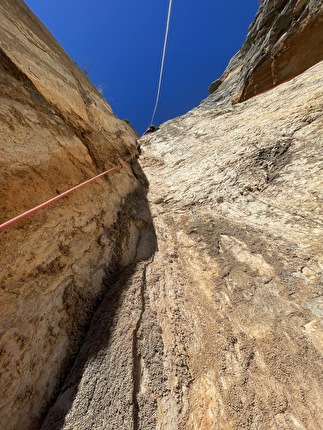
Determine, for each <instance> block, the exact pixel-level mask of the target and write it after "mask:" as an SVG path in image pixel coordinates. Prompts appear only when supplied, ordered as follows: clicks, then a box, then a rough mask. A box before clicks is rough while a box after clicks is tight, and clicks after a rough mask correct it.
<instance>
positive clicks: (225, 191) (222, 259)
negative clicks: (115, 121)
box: [42, 2, 323, 430]
mask: <svg viewBox="0 0 323 430" xmlns="http://www.w3.org/2000/svg"><path fill="white" fill-rule="evenodd" d="M272 3H273V2H272ZM285 3H286V2H285ZM292 3H293V4H294V3H295V2H290V5H292ZM275 4H276V3H275ZM312 4H314V2H307V5H305V6H306V7H305V9H304V10H308V9H306V8H308V7H309V6H311V5H312ZM266 5H267V6H266ZM268 6H269V5H268V4H267V3H264V5H263V9H262V11H268V8H267V7H268ZM276 6H277V11H276V15H277V14H278V15H279V14H280V13H281V8H282V2H279V3H277V4H276ZM286 7H287V6H286ZM293 7H294V6H293ZM295 7H296V5H295ZM306 16H307V15H306ZM265 19H269V18H268V17H267V18H266V15H264V13H263V12H260V13H259V15H258V17H257V20H256V23H257V22H258V23H259V22H261V20H265ZM304 19H305V18H304ZM306 19H307V18H306ZM306 19H305V21H304V22H305V23H306V22H307V21H306ZM255 25H256V24H254V26H255ZM291 25H292V26H293V25H294V24H291ZM299 25H302V24H301V22H299ZM288 28H289V27H288ZM288 28H287V32H288V31H289V30H288ZM264 37H265V36H264ZM295 46H296V45H295ZM269 48H270V49H272V48H271V47H270V45H268V49H269ZM308 49H309V50H311V49H313V50H315V49H316V46H313V45H310V46H308ZM291 52H293V51H290V53H291ZM290 62H291V63H293V62H295V58H294V57H291V58H290ZM295 73H296V71H295ZM289 77H290V76H289ZM322 77H323V62H321V63H318V64H316V65H315V66H314V67H312V68H309V69H308V70H307V71H306V72H304V73H302V74H300V75H299V76H297V77H295V78H294V79H292V80H289V81H288V82H286V83H284V84H281V85H279V86H276V88H273V89H271V90H270V91H267V92H264V93H263V94H260V95H258V96H256V97H253V98H250V99H249V100H247V101H244V102H242V103H238V104H232V102H231V99H232V97H234V96H235V95H236V94H237V91H238V90H237V88H238V84H239V85H240V83H241V82H245V75H244V71H242V70H240V71H236V72H235V75H234V74H233V75H231V78H228V79H232V81H231V82H233V86H232V87H231V86H230V85H229V84H228V82H229V81H226V82H224V83H223V84H222V85H223V87H222V86H221V87H219V90H218V92H215V93H214V94H213V95H212V96H210V97H209V98H208V99H207V100H205V101H204V102H203V103H201V105H200V106H199V107H198V108H196V109H194V110H192V111H191V112H189V113H187V114H186V115H184V116H182V117H180V118H176V119H174V120H172V121H169V122H168V123H166V124H164V125H162V126H161V127H160V130H158V131H157V132H156V133H154V134H152V135H150V136H146V137H144V138H142V140H141V143H142V146H143V150H144V153H143V156H142V165H143V166H144V171H145V173H146V174H147V176H148V179H149V181H150V194H149V196H150V197H149V200H150V203H151V211H152V215H153V219H154V225H155V228H156V233H157V241H158V252H157V253H156V254H155V256H154V258H153V259H152V260H151V262H149V264H148V263H141V264H140V265H139V266H138V265H137V267H136V270H135V269H133V271H129V272H127V273H126V274H125V275H124V276H125V278H124V279H123V280H119V282H118V283H117V284H116V285H115V287H114V292H113V291H112V292H111V296H109V297H107V299H106V302H105V303H103V305H102V307H101V308H100V309H99V311H98V313H97V315H96V317H95V319H94V321H93V325H92V328H91V330H90V332H89V334H88V337H87V339H86V341H85V344H84V347H83V350H82V352H81V354H80V356H79V358H78V361H77V365H76V366H75V368H74V369H73V370H72V371H71V373H70V375H69V377H68V379H67V381H66V382H65V384H64V386H63V388H62V391H61V394H60V396H59V398H58V401H57V402H56V404H55V405H54V406H53V407H52V409H51V411H50V413H49V415H48V416H47V419H46V421H45V422H44V425H43V427H42V429H43V430H49V429H61V428H63V429H66V430H72V429H75V428H77V429H89V428H96V429H106V428H109V429H116V428H122V429H142V430H150V429H151V430H153V429H165V430H166V429H167V430H169V429H171V430H175V429H205V430H209V429H219V430H223V429H228V430H232V429H236V430H240V429H254V430H259V429H277V428H279V429H284V430H285V429H286V430H287V429H303V430H307V429H313V430H314V429H315V430H319V429H321V428H323V418H322V417H323V391H322V386H323V360H322V355H323V354H322V352H323V319H322V317H323V301H322V299H323V272H322V269H323V249H322V235H323V216H322V214H323V211H322V199H323V191H322V190H323V157H322V135H321V133H322V127H323V110H322V106H323V92H322ZM271 86H272V85H271ZM239 88H242V87H239ZM264 89H265V88H263V90H264Z"/></svg>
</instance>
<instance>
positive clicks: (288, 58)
mask: <svg viewBox="0 0 323 430" xmlns="http://www.w3.org/2000/svg"><path fill="white" fill-rule="evenodd" d="M321 60H323V5H322V2H321V0H275V1H270V0H264V1H263V2H262V3H261V6H260V8H259V11H258V13H257V16H256V19H255V21H254V22H253V23H252V24H251V25H250V27H249V32H248V36H247V38H246V41H245V43H244V44H243V46H242V47H241V49H240V50H239V52H238V53H237V54H236V55H235V56H234V57H233V59H232V60H231V62H230V64H229V65H228V67H227V69H226V70H225V72H224V74H223V76H221V78H219V79H218V80H216V81H214V82H213V83H212V84H211V85H210V88H209V91H210V93H214V92H216V94H215V96H214V97H215V98H219V96H222V97H223V95H224V94H226V95H228V94H229V95H230V97H231V98H232V99H233V100H234V102H239V101H243V100H247V99H249V98H250V97H253V96H254V95H256V94H260V93H262V92H264V91H267V90H268V89H270V88H273V87H274V86H276V85H278V84H281V83H282V82H286V81H287V80H289V79H291V78H294V77H295V76H297V75H299V74H300V73H302V72H304V71H305V70H307V69H308V68H309V67H311V66H313V65H314V64H316V63H318V62H319V61H321ZM220 86H221V87H220Z"/></svg>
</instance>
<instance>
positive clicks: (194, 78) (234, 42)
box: [25, 0, 258, 133]
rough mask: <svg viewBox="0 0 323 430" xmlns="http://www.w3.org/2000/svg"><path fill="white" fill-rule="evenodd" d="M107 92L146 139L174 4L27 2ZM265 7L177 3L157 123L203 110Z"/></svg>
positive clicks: (160, 0)
mask: <svg viewBox="0 0 323 430" xmlns="http://www.w3.org/2000/svg"><path fill="white" fill-rule="evenodd" d="M25 1H26V3H27V4H28V6H29V7H30V8H31V9H32V10H33V11H34V13H35V14H36V15H37V16H38V17H39V18H40V19H41V20H42V21H43V23H44V24H45V25H46V26H47V27H48V28H49V30H50V31H51V32H52V33H53V35H54V36H55V37H56V39H57V40H58V41H59V43H60V44H61V45H62V46H63V47H64V49H65V50H66V51H67V52H68V53H69V55H70V56H71V57H72V58H73V59H74V61H75V62H77V64H78V65H79V66H80V67H82V68H87V67H88V66H90V71H89V78H90V79H91V81H92V82H93V84H94V85H96V86H99V87H101V88H103V95H104V97H105V98H106V99H107V101H108V102H109V103H110V105H111V106H112V109H113V111H114V112H115V113H116V115H117V116H118V117H119V118H121V119H128V120H129V121H130V122H131V123H132V125H133V126H134V127H135V129H136V130H137V131H138V132H139V133H142V132H143V131H144V130H145V128H146V127H147V125H148V124H149V121H150V118H151V114H152V110H153V105H154V101H155V96H156V90H157V82H158V72H159V67H160V60H161V53H162V44H163V38H164V32H165V24H166V16H167V9H168V0H92V1H89V0H55V1H44V0H25ZM257 8H258V0H243V1H242V0H222V1H218V0H199V1H198V0H173V11H172V17H171V23H170V33H169V43H168V51H167V56H166V63H165V73H164V79H163V84H162V92H161V99H160V103H159V107H158V110H157V114H156V117H155V123H156V124H159V123H162V122H164V121H166V120H168V119H170V118H174V117H176V116H178V115H181V114H183V113H185V112H187V111H188V110H189V109H191V108H193V107H195V106H197V105H198V104H199V102H200V101H201V100H202V99H204V98H205V97H206V96H207V95H208V86H209V85H210V83H211V82H212V81H213V80H215V79H217V78H218V77H219V76H220V75H221V74H222V73H223V71H224V69H225V67H226V65H227V64H228V62H229V60H230V58H231V57H232V56H233V55H234V54H235V53H236V52H237V50H238V49H239V48H240V46H241V45H242V43H243V41H244V39H245V37H246V34H247V30H248V26H249V24H250V23H251V22H252V21H253V19H254V17H255V14H256V11H257Z"/></svg>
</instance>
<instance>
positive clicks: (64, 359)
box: [0, 0, 148, 430]
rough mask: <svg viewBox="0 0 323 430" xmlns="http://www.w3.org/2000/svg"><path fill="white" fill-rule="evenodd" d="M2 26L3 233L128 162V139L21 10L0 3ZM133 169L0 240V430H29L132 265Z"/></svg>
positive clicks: (136, 222)
mask: <svg viewBox="0 0 323 430" xmlns="http://www.w3.org/2000/svg"><path fill="white" fill-rule="evenodd" d="M0 23H1V24H0V99H1V100H0V103H1V107H0V172H1V187H0V206H1V215H0V217H1V219H0V221H1V222H4V221H6V220H8V219H10V218H12V217H13V216H15V215H18V214H20V213H21V212H23V211H25V210H27V209H30V208H32V207H34V206H35V205H37V204H39V203H42V202H43V201H45V200H47V199H48V198H50V197H53V196H55V195H57V194H59V193H60V192H62V191H65V190H67V189H68V188H70V187H72V186H74V185H77V184H78V183H80V182H82V181H84V180H86V179H88V178H91V177H92V176H95V175H96V174H97V173H99V172H101V171H104V170H106V169H107V168H109V167H111V166H113V165H115V164H116V163H118V162H119V160H120V159H125V158H127V157H129V154H130V153H131V151H134V149H135V145H136V137H137V136H136V134H135V133H134V131H133V130H132V129H131V128H130V127H129V126H128V125H127V124H125V123H124V122H122V121H120V120H118V119H117V118H116V117H115V116H114V114H113V113H112V111H111V109H110V107H109V106H108V105H107V103H105V101H104V100H103V99H102V98H101V96H100V94H99V93H98V91H97V90H96V89H95V88H94V87H93V86H92V85H91V84H90V82H89V81H88V79H87V78H86V77H85V76H84V74H83V73H82V72H81V71H80V70H79V69H78V67H77V66H76V65H75V64H74V63H73V61H72V60H70V59H69V58H68V56H67V55H66V54H65V53H64V52H63V50H62V48H61V47H60V46H59V45H58V43H57V42H56V41H55V40H54V39H53V37H52V36H51V35H50V34H49V32H48V31H47V30H46V29H45V28H44V27H43V25H42V24H41V23H40V22H39V21H38V19H36V18H35V16H34V15H33V14H32V13H31V12H30V10H29V9H28V8H27V6H26V5H25V4H24V3H23V2H22V1H20V0H10V1H1V2H0ZM133 169H135V170H136V171H137V176H140V175H141V176H142V173H140V168H139V166H138V164H137V163H136V162H135V161H134V163H133V168H131V166H130V165H127V166H124V168H123V169H122V170H121V171H120V172H119V173H115V174H114V175H113V176H110V177H104V178H102V179H100V180H98V181H97V182H95V183H92V184H91V185H88V186H87V187H86V188H83V189H81V190H79V191H78V192H77V193H75V194H73V195H70V196H69V197H66V198H65V199H63V200H61V201H60V202H58V203H56V204H54V205H53V206H51V207H50V208H48V209H46V210H44V211H42V212H41V213H38V214H36V215H34V216H33V217H31V218H29V219H28V220H26V221H23V222H20V223H19V224H17V225H16V226H14V227H11V228H9V229H8V230H5V231H2V232H1V233H0V249H1V275H0V286H1V299H0V300H1V302H0V303H1V316H0V334H1V340H0V372H1V375H0V378H1V383H0V384H1V399H0V428H1V429H3V430H10V429H15V430H18V429H23V430H26V429H30V428H37V427H38V423H39V419H40V418H41V415H42V412H43V411H44V410H46V409H45V408H46V406H47V404H48V401H49V400H50V399H51V397H52V395H53V393H54V391H55V387H57V386H58V385H59V384H60V381H61V378H62V377H63V376H64V374H65V372H66V368H67V366H68V365H69V363H70V362H71V360H72V359H73V356H74V357H75V354H76V353H77V350H78V347H79V345H80V342H81V341H82V338H83V336H84V331H85V329H86V327H87V325H88V323H89V320H90V318H91V316H92V315H93V312H94V310H95V308H96V306H97V303H98V300H99V299H100V298H101V297H102V295H103V294H104V292H105V290H106V289H107V288H108V287H109V285H110V284H111V282H112V280H113V278H114V276H115V274H116V273H117V272H118V270H119V269H120V267H123V266H125V265H127V264H128V262H129V261H131V260H133V258H134V256H135V254H136V243H137V239H138V238H139V235H140V230H141V229H142V225H143V223H145V222H148V221H146V220H144V221H142V220H141V219H140V216H138V214H137V208H136V205H137V204H136V201H137V197H136V196H139V197H140V199H141V203H142V205H145V200H144V197H143V196H144V195H145V190H144V189H143V188H142V187H141V186H139V185H138V184H139V182H138V180H137V178H136V177H135V176H134V170H133ZM143 180H144V178H143ZM146 218H147V217H146ZM102 280H103V281H104V283H102Z"/></svg>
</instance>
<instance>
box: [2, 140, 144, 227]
mask: <svg viewBox="0 0 323 430" xmlns="http://www.w3.org/2000/svg"><path fill="white" fill-rule="evenodd" d="M137 151H138V145H137V146H136V151H134V153H132V154H131V156H130V157H128V158H127V159H126V160H125V161H123V160H122V161H120V164H119V165H116V166H113V167H111V168H110V169H108V170H105V171H104V172H102V173H99V174H98V175H96V176H94V177H93V178H90V179H88V180H87V181H84V182H82V183H81V184H78V185H76V186H75V187H72V188H70V189H69V190H66V191H64V192H63V193H61V194H59V195H58V196H55V197H52V198H51V199H49V200H47V201H46V202H44V203H41V204H40V205H38V206H35V207H33V208H32V209H29V210H28V211H26V212H23V213H22V214H20V215H17V216H16V217H14V218H12V219H10V220H8V221H6V222H4V223H3V224H0V231H1V230H4V229H6V228H8V227H10V226H12V225H14V224H16V223H17V222H19V221H21V220H23V219H25V218H28V217H30V216H31V215H33V214H34V213H36V212H38V211H40V210H41V209H44V208H45V207H47V206H49V205H51V204H52V203H54V202H57V200H60V199H62V198H63V197H65V196H67V195H69V194H71V193H73V192H74V191H76V190H78V189H79V188H82V187H84V186H85V185H88V184H90V183H91V182H94V181H96V180H97V179H99V178H101V177H102V176H104V175H108V174H110V173H112V172H114V171H120V170H121V169H122V168H123V167H124V165H125V163H128V162H129V161H131V160H133V159H134V158H135V157H136V155H137Z"/></svg>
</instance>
